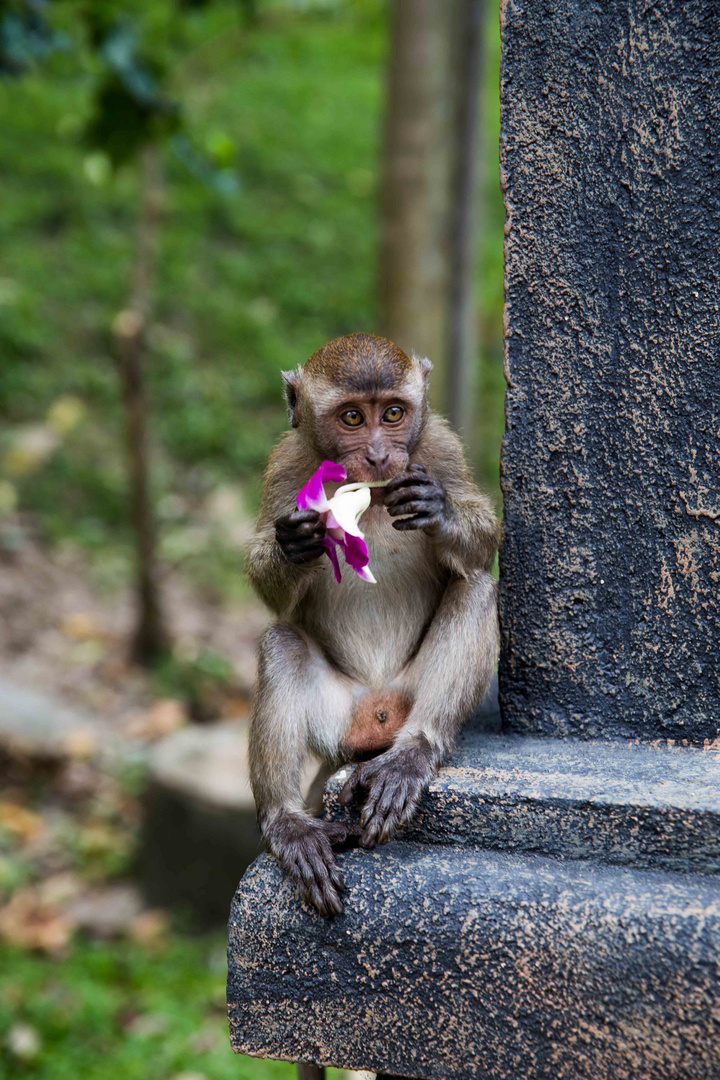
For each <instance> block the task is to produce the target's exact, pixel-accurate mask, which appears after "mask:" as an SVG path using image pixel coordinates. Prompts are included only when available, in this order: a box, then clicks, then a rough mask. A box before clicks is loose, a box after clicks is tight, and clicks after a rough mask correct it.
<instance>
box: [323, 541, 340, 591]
mask: <svg viewBox="0 0 720 1080" xmlns="http://www.w3.org/2000/svg"><path fill="white" fill-rule="evenodd" d="M336 543H338V541H334V542H333V540H332V538H331V537H328V536H326V537H325V539H324V540H323V547H324V548H325V550H326V552H327V554H328V558H329V559H330V562H331V563H332V568H333V572H334V574H335V580H336V581H337V583H338V585H339V584H340V582H341V581H342V574H341V573H340V563H339V562H338V557H337V551H336V550H335V544H336Z"/></svg>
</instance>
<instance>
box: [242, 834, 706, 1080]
mask: <svg viewBox="0 0 720 1080" xmlns="http://www.w3.org/2000/svg"><path fill="white" fill-rule="evenodd" d="M341 864H342V870H343V873H344V874H345V878H346V881H347V884H348V901H347V906H346V912H345V914H343V915H342V916H339V917H338V918H336V919H335V920H333V921H332V922H330V921H327V920H324V919H322V918H320V917H319V916H318V915H317V914H316V913H314V912H313V911H311V910H310V909H308V908H306V907H304V906H303V905H302V904H301V902H300V901H299V900H298V899H297V897H296V895H295V892H294V890H293V888H292V886H291V884H290V882H289V881H288V880H287V878H286V877H285V875H284V874H283V873H282V871H281V870H280V868H279V867H278V866H277V864H276V863H275V862H274V861H273V860H271V859H269V858H268V857H267V856H263V857H262V858H261V859H260V860H259V861H258V862H256V863H255V864H254V866H253V867H251V869H250V870H249V871H248V873H247V874H246V876H245V878H244V880H243V881H242V883H241V885H240V888H239V890H238V892H237V894H236V896H235V900H234V903H233V909H232V915H231V920H230V977H229V985H228V999H229V1013H230V1027H231V1038H232V1042H233V1045H234V1047H235V1049H236V1050H239V1051H242V1052H243V1053H251V1054H255V1055H258V1056H261V1057H275V1058H286V1059H290V1060H304V1061H315V1062H319V1063H322V1064H328V1065H330V1064H332V1065H337V1066H341V1067H354V1068H370V1069H373V1070H380V1071H386V1072H392V1073H396V1074H400V1075H403V1076H408V1077H424V1078H430V1080H455V1078H457V1080H469V1078H475V1077H477V1078H478V1080H480V1078H483V1080H486V1078H487V1077H490V1076H492V1077H507V1078H508V1080H509V1078H512V1080H517V1078H518V1077H532V1080H605V1078H607V1080H610V1078H613V1080H679V1078H693V1080H717V1076H718V1045H719V1044H720V1043H719V1040H720V1013H718V1008H717V986H718V981H719V980H720V970H719V969H720V880H718V879H717V878H713V877H693V876H684V875H679V874H662V873H652V872H648V871H637V870H629V869H619V868H617V867H613V868H610V867H600V866H594V865H593V864H591V863H576V862H560V861H559V860H557V859H546V858H543V857H541V856H538V855H522V856H518V855H509V854H505V853H498V852H477V851H469V850H468V849H462V848H461V849H457V848H453V847H441V848H437V847H436V848H427V847H424V846H422V845H415V844H397V843H396V844H391V845H389V846H388V847H386V848H383V849H380V850H379V851H376V852H374V853H368V852H364V851H355V852H348V853H347V854H346V855H343V856H341Z"/></svg>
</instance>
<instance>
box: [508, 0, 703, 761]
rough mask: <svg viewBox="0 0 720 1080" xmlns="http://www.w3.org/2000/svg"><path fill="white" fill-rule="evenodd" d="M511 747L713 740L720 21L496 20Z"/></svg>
mask: <svg viewBox="0 0 720 1080" xmlns="http://www.w3.org/2000/svg"><path fill="white" fill-rule="evenodd" d="M502 18H503V62H502V148H501V151H502V182H503V186H504V191H505V198H506V206H507V229H506V232H507V240H506V247H505V255H506V266H505V289H506V313H505V318H506V353H505V363H506V374H507V380H508V392H507V400H506V415H507V432H506V436H505V443H504V449H503V464H502V486H503V492H504V496H505V540H504V544H503V549H502V562H501V567H502V573H501V579H502V585H501V615H502V663H501V704H502V709H503V720H504V725H505V728H506V729H508V730H515V731H521V732H536V733H539V734H543V735H577V736H582V737H584V738H590V737H596V736H622V737H627V738H639V739H641V740H653V739H657V738H663V739H666V738H669V739H674V740H676V741H681V742H685V741H687V742H688V743H689V744H692V745H702V744H703V743H704V741H705V740H713V739H715V738H716V737H717V735H718V730H719V728H720V243H719V242H718V237H720V93H719V92H718V85H719V80H720V6H718V5H717V4H716V3H714V2H713V0H659V2H657V3H652V4H648V3H646V2H645V0H609V2H608V3H606V4H599V3H592V2H590V0H554V2H553V3H551V4H550V3H526V2H524V0H505V3H504V5H503V16H502Z"/></svg>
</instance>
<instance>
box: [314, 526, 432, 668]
mask: <svg viewBox="0 0 720 1080" xmlns="http://www.w3.org/2000/svg"><path fill="white" fill-rule="evenodd" d="M391 521H392V519H391V518H390V517H389V516H388V515H387V514H384V519H381V522H380V525H374V524H373V523H372V522H371V523H370V524H371V526H372V527H369V528H368V533H367V536H368V539H369V540H370V544H369V546H370V553H371V558H370V565H371V567H372V569H373V572H374V573H375V575H376V577H377V584H375V585H371V584H368V583H367V582H366V581H362V580H361V579H360V578H359V577H357V575H355V574H353V573H352V571H350V570H345V569H344V568H343V578H342V582H341V584H339V585H338V584H336V582H335V579H334V577H333V574H332V569H331V567H330V565H329V563H328V565H327V566H321V568H320V569H321V572H320V573H319V574H318V575H317V577H316V583H315V588H314V590H313V592H312V593H310V594H308V595H307V596H306V597H305V599H304V601H303V605H302V609H301V611H300V613H299V615H300V618H299V621H300V623H301V625H302V626H303V627H304V629H305V630H306V631H307V632H308V633H309V635H310V636H311V637H312V638H313V639H314V640H315V641H316V642H317V643H318V644H319V645H320V647H321V648H322V650H323V651H324V652H325V654H326V655H327V656H328V657H329V658H330V659H331V661H332V663H334V664H335V665H337V667H338V668H339V669H340V670H341V671H343V672H344V673H345V674H347V675H350V676H351V677H352V678H355V679H357V680H358V682H360V683H362V684H363V685H365V686H368V687H373V688H375V689H380V687H383V686H386V685H387V684H388V683H389V682H391V681H392V680H393V678H395V677H396V676H397V674H398V673H399V672H400V671H401V670H402V669H403V668H404V667H405V665H406V664H407V663H408V661H409V660H410V658H411V657H412V656H413V655H414V653H415V652H416V651H417V648H418V646H419V645H420V642H421V641H422V638H423V634H424V633H425V630H426V628H427V626H428V625H429V623H430V621H431V619H432V616H433V614H434V613H435V611H436V609H437V606H438V604H439V602H440V599H441V597H442V594H443V591H444V588H445V583H446V578H445V573H444V572H443V571H441V570H440V569H439V568H438V566H437V563H436V562H435V560H434V557H433V555H432V551H431V549H430V547H429V543H428V541H427V540H426V538H425V537H424V536H422V535H420V534H419V533H407V534H404V535H403V537H402V538H399V537H398V534H397V533H396V532H395V531H394V530H393V529H391V528H390V523H391ZM383 530H384V531H383ZM388 533H389V534H390V535H388Z"/></svg>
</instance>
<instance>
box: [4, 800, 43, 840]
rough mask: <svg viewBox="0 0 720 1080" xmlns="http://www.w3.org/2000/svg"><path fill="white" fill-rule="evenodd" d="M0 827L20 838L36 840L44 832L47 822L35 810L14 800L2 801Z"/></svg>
mask: <svg viewBox="0 0 720 1080" xmlns="http://www.w3.org/2000/svg"><path fill="white" fill-rule="evenodd" d="M0 829H4V830H5V832H9V833H11V834H12V835H13V836H17V837H19V839H20V840H35V839H36V838H37V837H38V836H40V835H41V833H43V832H44V830H45V823H44V821H43V819H42V817H41V816H40V814H36V813H35V811H34V810H28V809H27V808H26V807H24V806H19V805H18V804H17V803H13V802H0Z"/></svg>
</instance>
